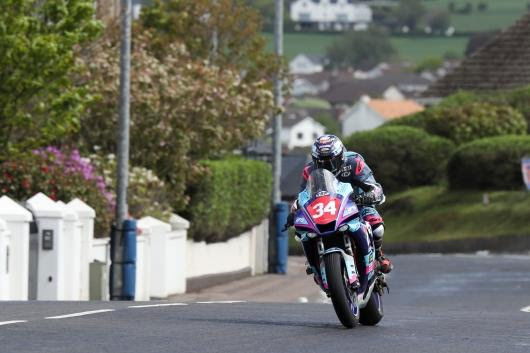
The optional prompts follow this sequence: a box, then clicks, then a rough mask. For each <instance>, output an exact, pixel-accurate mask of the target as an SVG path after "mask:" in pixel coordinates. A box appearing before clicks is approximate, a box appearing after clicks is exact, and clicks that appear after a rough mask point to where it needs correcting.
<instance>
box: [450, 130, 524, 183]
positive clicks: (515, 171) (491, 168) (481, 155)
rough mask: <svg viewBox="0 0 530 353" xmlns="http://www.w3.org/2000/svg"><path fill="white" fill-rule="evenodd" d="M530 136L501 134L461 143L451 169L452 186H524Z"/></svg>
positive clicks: (453, 157)
mask: <svg viewBox="0 0 530 353" xmlns="http://www.w3.org/2000/svg"><path fill="white" fill-rule="evenodd" d="M527 154H530V136H498V137H491V138H485V139H481V140H477V141H473V142H470V143H468V144H465V145H462V146H460V147H459V148H458V149H457V150H456V151H455V153H454V154H453V155H452V157H451V159H450V161H449V164H448V167H447V168H448V169H447V171H448V172H447V174H448V178H449V185H450V187H451V188H452V189H479V190H488V189H497V190H510V189H520V188H522V187H523V179H522V175H521V158H522V157H523V156H525V155H527Z"/></svg>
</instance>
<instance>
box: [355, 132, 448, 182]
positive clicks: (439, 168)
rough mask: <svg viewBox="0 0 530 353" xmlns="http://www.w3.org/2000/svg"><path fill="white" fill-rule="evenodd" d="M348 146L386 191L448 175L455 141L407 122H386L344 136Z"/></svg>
mask: <svg viewBox="0 0 530 353" xmlns="http://www.w3.org/2000/svg"><path fill="white" fill-rule="evenodd" d="M344 142H345V145H346V147H347V148H348V150H353V151H355V152H358V153H360V154H361V155H362V156H363V157H364V158H365V160H366V163H367V164H368V165H369V166H370V168H372V170H373V172H374V175H375V178H376V180H377V181H378V182H379V183H381V184H382V185H383V189H385V190H386V191H390V192H393V191H399V190H404V189H407V188H410V187H415V186H421V185H431V184H433V183H436V182H438V181H439V180H441V179H442V178H443V177H444V175H445V167H446V163H447V160H448V159H449V156H450V155H451V153H452V151H453V150H454V144H453V143H452V142H451V141H449V140H447V139H443V138H441V137H436V136H431V135H429V134H427V133H426V132H425V131H423V130H420V129H415V128H412V127H407V126H385V127H383V128H378V129H375V130H370V131H365V132H358V133H355V134H353V135H351V136H349V137H348V138H346V139H345V141H344Z"/></svg>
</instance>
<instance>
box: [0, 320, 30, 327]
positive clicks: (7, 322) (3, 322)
mask: <svg viewBox="0 0 530 353" xmlns="http://www.w3.org/2000/svg"><path fill="white" fill-rule="evenodd" d="M23 322H27V321H26V320H13V321H2V322H0V326H5V325H12V324H20V323H23Z"/></svg>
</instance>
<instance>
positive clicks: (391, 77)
mask: <svg viewBox="0 0 530 353" xmlns="http://www.w3.org/2000/svg"><path fill="white" fill-rule="evenodd" d="M430 83H431V81H429V80H427V79H426V78H423V77H421V76H419V75H416V74H413V73H408V72H399V73H385V74H383V75H382V76H378V77H376V78H372V79H355V78H353V76H352V75H349V76H348V75H346V76H345V77H343V78H337V79H335V80H334V81H332V82H331V84H330V88H329V89H328V90H327V91H326V92H324V93H322V94H320V95H319V97H320V98H322V99H324V100H327V101H328V102H329V103H330V104H331V105H332V106H333V107H337V108H338V107H343V108H345V107H350V106H351V105H352V104H354V103H355V102H357V101H358V100H359V99H360V98H361V97H362V96H365V95H366V96H370V97H377V98H385V99H390V100H392V99H394V100H397V99H402V98H403V97H404V98H407V99H410V98H416V97H418V96H419V95H420V94H421V93H422V92H424V91H425V90H426V89H427V87H429V84H430Z"/></svg>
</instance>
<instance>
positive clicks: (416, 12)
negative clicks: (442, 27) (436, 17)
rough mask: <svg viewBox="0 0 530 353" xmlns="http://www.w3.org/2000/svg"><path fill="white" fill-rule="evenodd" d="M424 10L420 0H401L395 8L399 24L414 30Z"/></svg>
mask: <svg viewBox="0 0 530 353" xmlns="http://www.w3.org/2000/svg"><path fill="white" fill-rule="evenodd" d="M425 12H426V10H425V6H424V5H423V3H422V0H401V1H400V2H399V5H398V7H397V9H396V17H397V20H398V22H399V24H400V25H401V26H407V27H408V28H409V29H410V30H411V31H415V30H416V29H417V27H418V23H419V22H420V21H421V19H422V18H423V16H424V15H425Z"/></svg>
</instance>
